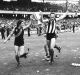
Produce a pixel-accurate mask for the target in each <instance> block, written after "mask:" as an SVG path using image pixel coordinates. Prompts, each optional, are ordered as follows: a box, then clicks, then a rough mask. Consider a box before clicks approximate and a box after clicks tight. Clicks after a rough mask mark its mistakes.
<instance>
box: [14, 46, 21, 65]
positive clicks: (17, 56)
mask: <svg viewBox="0 0 80 75" xmlns="http://www.w3.org/2000/svg"><path fill="white" fill-rule="evenodd" d="M15 59H16V61H17V63H18V65H19V64H20V61H19V47H18V46H15Z"/></svg>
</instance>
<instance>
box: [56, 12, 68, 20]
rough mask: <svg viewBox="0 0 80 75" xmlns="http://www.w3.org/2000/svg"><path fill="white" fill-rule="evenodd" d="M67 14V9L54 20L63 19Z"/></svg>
mask: <svg viewBox="0 0 80 75" xmlns="http://www.w3.org/2000/svg"><path fill="white" fill-rule="evenodd" d="M67 14H68V11H67V12H66V13H63V15H61V16H60V17H59V18H56V21H58V20H61V19H64V18H65V17H66V16H67Z"/></svg>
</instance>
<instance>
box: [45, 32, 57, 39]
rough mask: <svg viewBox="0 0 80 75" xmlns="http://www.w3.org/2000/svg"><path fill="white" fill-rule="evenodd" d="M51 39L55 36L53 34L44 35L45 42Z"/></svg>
mask: <svg viewBox="0 0 80 75" xmlns="http://www.w3.org/2000/svg"><path fill="white" fill-rule="evenodd" d="M52 38H56V34H55V33H47V34H46V39H47V40H51V39H52Z"/></svg>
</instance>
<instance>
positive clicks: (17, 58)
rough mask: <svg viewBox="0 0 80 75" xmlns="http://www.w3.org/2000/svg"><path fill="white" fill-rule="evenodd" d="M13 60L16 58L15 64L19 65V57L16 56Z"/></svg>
mask: <svg viewBox="0 0 80 75" xmlns="http://www.w3.org/2000/svg"><path fill="white" fill-rule="evenodd" d="M15 58H16V61H17V63H18V64H19V63H20V61H19V56H18V55H16V56H15Z"/></svg>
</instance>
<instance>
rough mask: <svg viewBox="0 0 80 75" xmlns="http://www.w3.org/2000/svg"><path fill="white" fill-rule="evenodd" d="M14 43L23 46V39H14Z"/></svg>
mask: <svg viewBox="0 0 80 75" xmlns="http://www.w3.org/2000/svg"><path fill="white" fill-rule="evenodd" d="M14 45H16V46H24V40H15V41H14Z"/></svg>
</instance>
